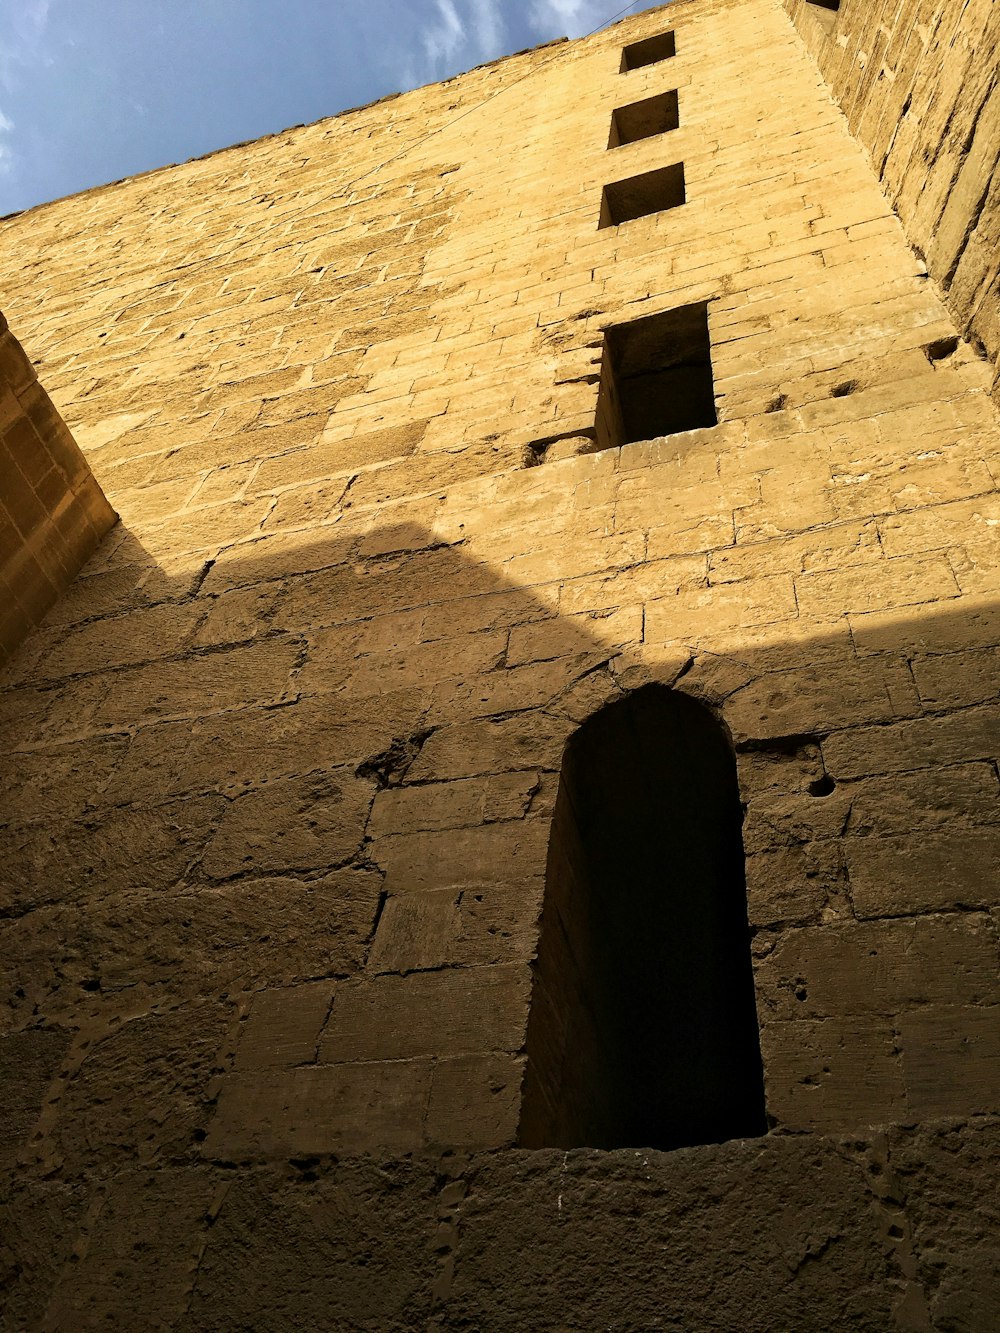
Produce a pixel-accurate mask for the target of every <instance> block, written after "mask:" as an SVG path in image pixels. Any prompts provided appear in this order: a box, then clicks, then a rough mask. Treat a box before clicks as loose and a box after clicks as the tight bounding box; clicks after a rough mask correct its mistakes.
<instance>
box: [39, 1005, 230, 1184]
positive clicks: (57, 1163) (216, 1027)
mask: <svg viewBox="0 0 1000 1333" xmlns="http://www.w3.org/2000/svg"><path fill="white" fill-rule="evenodd" d="M229 1022H230V1007H229V1006H228V1005H226V1004H222V1003H218V1002H215V1003H212V1002H207V1003H200V1004H196V1005H189V1006H187V1007H185V1008H181V1009H177V1010H175V1011H173V1012H169V1011H168V1012H166V1013H143V1014H138V1015H130V1016H128V1017H126V1018H124V1019H123V1020H120V1021H115V1020H114V1019H112V1020H111V1021H110V1022H107V1023H104V1024H101V1023H95V1024H94V1025H93V1026H89V1027H86V1028H84V1029H83V1030H82V1031H81V1032H80V1033H79V1034H78V1035H77V1037H76V1039H75V1041H74V1044H73V1048H72V1050H71V1051H70V1053H69V1054H68V1056H67V1061H66V1068H65V1070H64V1071H63V1073H62V1076H61V1077H62V1081H63V1083H64V1086H63V1087H62V1089H61V1091H60V1093H59V1095H58V1099H55V1098H54V1097H53V1098H52V1099H51V1100H50V1105H49V1106H48V1107H47V1109H46V1115H45V1117H44V1118H43V1120H42V1121H41V1122H40V1124H39V1126H38V1129H37V1130H36V1133H35V1135H34V1137H33V1140H32V1143H31V1157H32V1159H33V1160H34V1162H36V1163H37V1165H38V1166H39V1167H40V1168H41V1169H42V1170H43V1172H45V1173H46V1174H48V1173H50V1172H52V1171H53V1170H56V1169H61V1170H62V1171H63V1172H65V1174H66V1175H68V1176H73V1175H76V1174H78V1173H79V1172H80V1171H81V1170H82V1169H84V1168H87V1167H89V1168H94V1167H104V1168H105V1169H106V1168H107V1167H109V1166H110V1167H119V1166H122V1165H124V1164H125V1163H128V1162H139V1163H142V1164H143V1165H150V1164H153V1163H163V1162H168V1161H176V1160H179V1159H183V1158H184V1157H186V1156H189V1155H190V1154H192V1153H193V1152H194V1151H195V1149H196V1147H197V1143H198V1142H199V1140H200V1138H201V1137H202V1136H203V1133H204V1126H205V1121H206V1119H207V1115H208V1106H207V1098H208V1082H209V1079H210V1078H211V1077H212V1075H213V1073H214V1072H215V1063H216V1058H217V1055H218V1052H219V1050H220V1047H221V1046H222V1043H223V1039H224V1036H225V1032H226V1028H227V1026H228V1024H229ZM139 1086H141V1087H142V1089H143V1093H142V1096H141V1097H140V1098H137V1097H136V1095H135V1089H136V1088H137V1087H139Z"/></svg>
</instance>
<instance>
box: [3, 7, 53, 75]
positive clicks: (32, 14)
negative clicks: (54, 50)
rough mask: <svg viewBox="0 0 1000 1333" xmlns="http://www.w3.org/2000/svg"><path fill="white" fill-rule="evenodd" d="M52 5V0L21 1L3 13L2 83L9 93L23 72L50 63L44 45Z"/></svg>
mask: <svg viewBox="0 0 1000 1333" xmlns="http://www.w3.org/2000/svg"><path fill="white" fill-rule="evenodd" d="M50 8H51V0H18V3H16V4H15V5H14V6H13V7H12V8H11V11H10V12H9V13H8V14H7V15H3V14H0V86H3V87H4V88H5V89H6V90H7V91H8V92H9V91H10V90H11V88H12V86H13V84H14V82H15V81H16V79H17V76H18V73H19V72H20V71H22V70H25V69H28V68H30V67H31V66H32V65H34V64H38V63H41V64H47V63H49V61H48V57H47V56H46V54H45V51H44V50H43V44H44V39H45V30H46V28H47V27H48V22H49V10H50Z"/></svg>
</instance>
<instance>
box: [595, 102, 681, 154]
mask: <svg viewBox="0 0 1000 1333" xmlns="http://www.w3.org/2000/svg"><path fill="white" fill-rule="evenodd" d="M678 124H679V119H678V107H677V90H676V89H673V90H672V91H670V92H668V93H659V94H658V95H657V96H656V97H644V98H643V99H642V101H640V102H630V103H629V105H628V106H619V107H616V108H615V110H614V111H612V113H611V136H610V138H609V139H608V147H609V148H618V147H619V146H620V145H622V144H627V143H635V142H636V140H637V139H651V138H652V137H653V135H654V134H666V133H667V131H668V130H675V129H677V126H678Z"/></svg>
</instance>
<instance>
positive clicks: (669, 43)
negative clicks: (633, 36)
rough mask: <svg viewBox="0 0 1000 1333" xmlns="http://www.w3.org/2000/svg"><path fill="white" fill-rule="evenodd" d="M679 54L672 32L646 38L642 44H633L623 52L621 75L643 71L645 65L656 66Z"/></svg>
mask: <svg viewBox="0 0 1000 1333" xmlns="http://www.w3.org/2000/svg"><path fill="white" fill-rule="evenodd" d="M676 54H677V45H676V43H675V42H674V34H673V33H672V32H661V33H658V34H657V35H656V36H655V37H646V38H644V39H643V40H642V41H641V42H633V43H632V44H631V46H626V47H625V49H624V50H623V51H622V65H621V71H620V72H621V73H622V74H627V73H628V71H629V70H630V69H642V67H643V66H644V65H656V64H659V62H660V61H661V60H669V59H670V57H671V56H675V55H676Z"/></svg>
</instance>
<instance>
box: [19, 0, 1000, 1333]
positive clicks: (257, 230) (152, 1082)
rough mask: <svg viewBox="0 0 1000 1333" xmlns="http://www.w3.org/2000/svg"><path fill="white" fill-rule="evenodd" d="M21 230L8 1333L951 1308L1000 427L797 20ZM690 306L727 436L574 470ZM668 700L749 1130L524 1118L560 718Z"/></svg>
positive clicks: (580, 1321)
mask: <svg viewBox="0 0 1000 1333" xmlns="http://www.w3.org/2000/svg"><path fill="white" fill-rule="evenodd" d="M666 26H669V27H670V28H672V29H673V30H674V31H675V33H676V56H674V57H671V58H670V59H668V60H667V61H665V62H663V63H661V64H657V65H651V66H648V67H645V68H642V69H638V70H635V71H632V72H630V73H627V74H622V73H621V72H620V63H621V50H622V46H623V45H624V44H625V43H628V42H632V41H636V40H639V39H641V38H643V37H646V36H649V35H652V34H655V33H657V32H659V31H661V30H662V29H663V28H664V27H666ZM671 89H677V91H678V108H679V126H678V128H677V129H675V130H670V131H667V132H666V133H665V135H664V136H662V137H659V136H657V137H654V138H649V139H644V140H639V141H636V142H633V143H630V144H627V145H623V146H620V147H616V148H613V149H608V147H607V144H608V139H609V131H610V123H611V114H612V111H613V110H614V109H615V108H616V107H618V106H621V105H626V104H631V103H633V102H635V101H637V100H639V99H641V98H642V97H644V96H652V95H656V94H659V93H661V92H664V91H668V90H671ZM679 161H683V163H684V180H685V189H686V200H687V201H686V203H684V204H683V205H681V206H678V207H674V208H671V209H670V210H669V211H666V212H661V213H657V214H654V215H651V216H647V217H640V218H637V219H634V220H631V221H629V222H626V223H623V224H622V225H621V226H617V227H616V226H610V227H605V228H603V229H599V228H598V220H599V215H600V207H601V194H602V189H603V187H604V186H605V185H606V184H608V183H611V182H614V181H616V180H622V179H626V178H630V177H632V176H635V175H637V174H640V173H642V172H644V171H647V170H653V169H656V168H659V167H662V166H667V165H671V164H676V163H677V162H679ZM112 222H113V224H114V225H111V224H112ZM0 242H2V244H0V291H2V292H3V294H4V297H3V299H4V301H5V303H6V307H7V309H8V311H9V313H10V315H11V318H12V319H16V322H17V327H18V328H19V330H21V331H22V332H23V337H24V339H25V343H26V345H27V346H29V347H30V349H31V353H32V355H33V356H35V357H37V358H39V360H40V363H41V365H42V371H41V373H42V375H43V378H44V380H45V382H46V384H47V386H48V387H49V388H50V390H51V392H52V394H53V398H54V400H55V402H56V403H57V405H58V406H59V408H60V410H61V411H62V412H63V414H64V416H65V418H66V420H67V422H68V423H69V425H70V426H71V428H72V429H73V431H74V434H75V435H76V437H77V438H78V439H79V440H80V442H81V445H82V447H83V448H84V450H85V452H86V455H87V458H88V461H89V462H90V463H91V465H92V467H93V469H94V472H95V475H96V476H97V478H98V479H99V481H100V482H101V483H102V485H104V487H105V488H106V490H107V492H108V494H109V496H110V497H111V499H112V501H113V503H114V504H115V505H116V507H117V508H118V509H119V510H120V513H121V516H122V524H121V525H120V527H119V528H117V529H116V530H115V531H114V532H113V533H112V534H111V535H110V537H109V538H107V539H106V540H105V542H104V544H103V546H102V548H101V549H100V551H99V552H98V553H97V555H96V556H95V557H94V559H93V560H92V561H91V562H90V564H89V565H88V567H87V569H86V570H85V571H84V574H83V576H82V577H81V578H80V579H79V580H78V581H77V583H76V584H75V585H74V587H73V589H72V590H71V592H70V593H69V594H68V595H67V596H66V597H65V598H64V599H63V600H62V601H61V602H60V603H59V604H58V605H57V606H56V607H55V608H54V609H53V611H52V612H51V613H50V615H49V617H48V619H47V621H46V624H45V625H44V626H43V627H42V628H41V629H40V630H38V631H37V632H36V633H35V634H34V635H33V636H32V637H31V639H30V640H29V641H28V643H27V644H26V645H25V646H24V648H23V650H22V651H21V652H20V653H19V655H18V657H17V659H16V660H15V661H14V662H13V663H12V664H11V666H10V667H9V668H8V670H7V672H6V673H5V676H4V678H3V686H2V692H0V728H2V733H0V734H2V739H3V747H2V750H0V755H2V759H0V763H2V770H3V771H2V786H3V792H4V798H3V823H2V827H0V840H2V857H0V865H2V867H3V872H2V873H3V888H4V906H3V919H2V921H0V950H2V954H3V957H4V959H5V960H6V965H7V969H8V971H9V975H10V983H9V988H8V991H7V994H8V996H9V999H8V1003H7V1005H6V1008H5V1009H4V1016H3V1029H4V1032H3V1037H2V1043H3V1059H2V1063H0V1069H2V1071H3V1080H4V1090H3V1094H2V1095H3V1101H4V1104H5V1106H6V1108H7V1112H6V1114H7V1121H8V1125H9V1128H8V1131H7V1133H6V1135H5V1136H4V1138H3V1140H2V1142H3V1163H2V1165H3V1170H4V1171H5V1172H6V1173H7V1174H6V1176H5V1178H4V1179H5V1194H4V1197H5V1198H6V1200H7V1202H6V1204H5V1209H6V1211H5V1220H4V1226H3V1235H4V1237H5V1240H4V1245H5V1247H6V1248H5V1249H4V1250H3V1252H2V1253H3V1261H2V1262H3V1265H4V1268H3V1278H2V1282H3V1286H2V1292H3V1299H4V1301H5V1314H4V1318H5V1320H6V1322H7V1324H8V1325H9V1326H11V1327H15V1328H20V1327H29V1328H31V1327H59V1328H79V1327H89V1326H94V1325H96V1324H98V1323H101V1322H104V1323H111V1324H112V1325H114V1324H115V1323H117V1324H119V1325H123V1326H128V1327H130V1328H147V1327H150V1328H152V1327H157V1328H160V1327H164V1326H165V1327H169V1328H178V1329H182V1328H183V1329H187V1328H190V1329H194V1328H197V1329H207V1328H220V1329H221V1328H225V1329H233V1328H262V1327H263V1328H274V1329H280V1328H289V1329H292V1328H295V1329H300V1328H309V1327H317V1328H326V1327H343V1328H368V1329H377V1330H380V1333H381V1330H387V1329H399V1330H403V1329H412V1328H422V1327H429V1328H434V1327H436V1328H442V1329H444V1328H460V1327H478V1328H484V1329H487V1328H488V1329H508V1328H509V1329H518V1330H520V1329H523V1328H532V1327H559V1326H564V1327H568V1328H580V1329H589V1328H594V1327H600V1326H603V1325H609V1324H610V1325H612V1326H615V1324H616V1323H617V1326H618V1327H623V1328H634V1329H639V1328H646V1327H656V1326H657V1323H656V1321H660V1322H662V1323H663V1324H664V1325H665V1326H669V1325H670V1324H671V1323H672V1324H673V1325H674V1326H677V1327H691V1328H699V1327H713V1326H714V1327H740V1328H743V1327H747V1328H754V1329H773V1330H775V1333H778V1330H781V1331H782V1333H787V1330H788V1329H789V1328H795V1329H797V1330H810V1329H815V1330H817V1333H819V1330H823V1331H824V1333H826V1331H828V1330H829V1329H831V1328H838V1327H848V1328H852V1329H858V1330H862V1329H870V1330H873V1333H874V1330H879V1333H882V1331H884V1330H885V1329H886V1328H889V1327H893V1326H894V1324H895V1326H896V1327H898V1328H900V1329H927V1328H940V1329H942V1330H943V1329H954V1328H960V1327H961V1328H978V1327H988V1326H989V1317H988V1316H989V1314H990V1311H992V1310H993V1309H994V1308H995V1301H996V1282H995V1278H996V1273H995V1260H994V1257H993V1251H992V1249H991V1245H990V1242H989V1240H988V1237H989V1235H990V1230H991V1227H994V1226H995V1223H996V1218H995V1201H994V1200H993V1198H992V1193H991V1192H990V1186H989V1183H988V1182H989V1181H990V1170H988V1169H987V1166H988V1164H990V1163H992V1162H994V1161H995V1153H996V1139H995V1133H996V1121H995V1118H994V1111H995V1107H996V1101H997V1082H998V1064H1000V1059H998V1056H1000V1053H998V1051H997V1047H996V1035H995V1034H996V1032H997V1026H996V1022H995V1018H996V1012H997V1006H998V1003H1000V999H998V990H1000V987H998V981H997V937H996V923H995V914H996V911H997V897H996V889H995V884H996V882H997V881H996V873H995V871H996V866H997V857H998V828H997V813H998V812H997V786H998V780H997V770H996V763H997V760H998V759H1000V753H998V751H1000V739H998V730H997V699H996V689H995V684H994V667H995V663H996V656H997V652H998V650H1000V628H998V621H997V612H996V589H997V577H998V576H997V572H996V571H997V567H998V561H997V554H998V550H997V541H998V539H997V537H996V533H997V531H998V530H1000V527H998V525H1000V493H998V490H997V484H996V468H997V460H998V456H1000V430H998V423H997V418H996V414H995V409H994V407H993V404H992V403H991V401H990V398H989V396H988V389H989V386H990V374H989V371H988V367H986V366H985V365H984V363H983V362H982V361H981V360H979V359H978V358H977V357H976V356H975V355H974V353H973V352H972V351H971V350H970V348H969V347H968V346H967V345H966V344H964V343H961V342H959V341H958V340H957V338H956V330H955V325H954V323H953V322H952V319H951V317H950V316H949V314H948V312H947V311H946V310H945V308H944V306H943V305H942V303H941V302H940V300H939V299H938V297H937V296H936V295H935V293H934V291H933V290H932V289H931V288H930V287H929V285H928V283H927V281H926V278H925V277H924V276H923V274H922V271H921V268H920V266H919V264H918V263H917V262H916V261H915V260H914V257H913V254H912V252H911V250H910V248H909V246H908V244H907V242H906V239H905V236H904V234H903V230H902V228H901V226H900V223H899V221H898V220H897V219H896V218H895V217H894V215H893V214H892V212H891V210H890V208H889V206H888V204H887V203H886V200H885V197H884V196H883V194H882V193H881V191H880V189H879V186H878V182H877V180H876V179H875V177H874V176H873V174H872V172H871V169H870V167H869V165H868V163H867V161H866V159H865V156H864V153H863V151H862V149H861V148H860V147H859V146H858V144H857V143H856V142H855V141H854V140H853V139H852V138H851V136H850V135H849V134H848V132H847V130H846V127H845V124H844V120H843V118H842V116H841V115H840V113H839V112H838V110H837V109H836V107H835V105H834V104H833V102H832V101H831V99H830V98H829V96H828V95H827V94H826V93H825V91H824V90H823V89H822V87H821V86H820V85H819V83H818V80H817V77H816V72H815V67H814V65H813V64H812V62H811V59H810V57H809V56H808V54H807V52H806V50H805V48H804V46H803V44H802V43H801V41H800V39H799V38H798V37H797V35H796V34H795V31H794V29H793V27H792V25H791V23H790V22H789V19H788V16H787V14H786V13H785V11H784V9H783V7H782V5H781V4H780V2H779V0H740V2H739V3H737V2H736V0H690V2H689V3H675V4H672V5H671V6H670V7H669V8H667V9H665V10H662V11H652V12H648V13H645V14H643V15H640V16H637V17H634V18H631V19H629V20H627V21H625V22H623V23H621V24H619V25H617V26H615V27H613V28H610V29H608V30H607V31H605V32H603V33H601V34H599V35H598V36H596V37H593V38H590V39H587V40H585V41H581V42H576V43H570V44H564V45H559V46H555V47H550V48H542V49H540V50H538V51H535V52H531V53H528V54H526V55H522V56H518V57H514V58H511V59H510V60H506V61H502V62H500V63H498V64H497V65H495V66H492V67H488V68H485V69H483V70H479V71H473V72H472V73H471V74H469V75H466V76H463V77H462V78H460V79H456V80H452V81H450V82H449V83H446V84H442V85H437V86H435V87H432V88H428V89H422V90H419V91H418V92H415V93H411V94H407V95H405V96H403V97H399V98H397V99H394V100H391V101H388V102H385V103H382V104H379V105H377V106H374V107H370V108H366V109H362V110H360V111H357V112H353V113H350V114H347V115H344V116H342V117H338V118H335V119H333V120H329V121H324V122H321V123H320V124H318V125H315V126H310V127H306V128H303V129H296V130H293V131H289V132H288V133H286V134H284V135H279V136H275V137H274V138H272V139H268V140H263V141H261V142H259V143H257V144H251V145H245V146H242V147H239V148H234V149H230V150H227V151H225V152H222V153H218V154H216V155H214V156H212V157H210V158H206V159H204V160H201V161H198V162H193V163H189V164H186V165H184V166H181V167H173V168H168V169H166V170H164V171H162V172H158V173H153V174H151V175H149V176H146V177H142V178H138V179H135V180H132V181H126V182H123V183H121V184H119V185H115V186H110V187H107V188H106V189H101V190H96V191H92V192H90V193H88V194H85V195H82V196H78V197H77V198H74V199H70V200H64V201H60V202H57V203H54V204H51V205H47V206H45V207H43V208H40V209H36V210H33V211H32V212H30V213H27V214H24V215H21V216H20V217H16V218H11V219H7V220H5V221H3V222H2V223H0ZM14 254H17V255H18V256H19V257H20V258H19V262H18V263H17V264H16V265H15V263H14V261H13V259H12V258H10V256H12V255H14ZM25 256H29V258H28V259H27V260H25V258H24V257H25ZM699 302H701V303H707V306H708V320H709V334H710V340H711V359H712V367H713V371H714V376H715V396H716V408H717V411H718V416H719V424H718V425H717V426H715V427H711V428H705V429H701V430H696V431H689V432H683V433H680V434H677V435H673V436H668V437H666V438H662V439H658V440H653V441H648V442H641V443H637V444H631V445H627V446H624V447H622V448H615V449H605V450H601V451H595V444H596V438H595V437H596V428H595V416H596V408H597V394H598V388H599V385H598V381H599V378H600V368H601V361H602V351H603V345H602V344H603V336H602V329H603V327H604V326H605V325H607V324H611V323H620V322H623V321H625V320H628V319H631V318H633V317H639V316H641V315H646V314H655V313H658V312H661V311H665V310H670V309H673V308H675V307H678V306H682V305H692V304H695V303H699ZM650 681H657V682H661V683H663V684H666V685H672V686H675V687H676V688H677V689H681V690H684V691H686V692H688V693H690V694H691V695H693V696H694V697H696V698H698V699H700V700H702V701H704V702H705V703H706V705H707V706H708V707H709V708H710V709H711V710H712V711H713V712H714V714H715V715H716V716H717V717H719V718H720V719H721V720H722V722H723V723H724V725H725V726H726V728H728V731H729V734H730V735H731V737H732V739H733V743H734V746H735V748H736V753H737V761H738V767H739V774H740V782H741V794H742V799H743V801H744V802H745V804H746V807H747V814H746V820H745V824H744V829H743V835H744V843H745V846H746V850H747V874H748V905H749V915H750V922H751V926H752V928H753V930H754V954H755V982H756V988H757V1009H758V1014H759V1017H760V1020H761V1030H762V1048H763V1055H764V1066H765V1081H766V1099H767V1111H768V1116H769V1123H770V1125H771V1129H770V1132H769V1134H768V1135H767V1136H765V1137H763V1138H761V1139H758V1140H748V1141H745V1142H736V1143H729V1144H724V1145H716V1146H707V1147H700V1148H692V1149H686V1150H682V1151H680V1152H677V1153H644V1152H638V1153H636V1152H631V1151H629V1152H622V1151H619V1152H608V1153H593V1152H590V1151H588V1150H586V1149H582V1150H579V1151H576V1152H573V1153H569V1154H564V1153H562V1152H557V1151H538V1152H529V1151H525V1150H520V1149H517V1148H516V1147H514V1146H513V1144H514V1141H515V1136H516V1131H517V1122H518V1115H519V1107H520V1090H521V1082H522V1076H523V1064H524V1055H523V1051H524V1040H525V1030H526V1024H527V1017H528V1006H529V996H530V986H531V963H532V959H533V957H534V954H535V951H536V948H537V939H538V914H539V910H540V906H541V902H542V891H543V879H544V874H545V864H546V847H547V844H548V838H549V831H550V824H551V818H552V811H553V807H554V800H555V795H556V785H557V775H558V772H559V767H560V761H561V755H562V751H563V747H564V745H565V742H566V740H567V739H568V737H569V736H570V735H571V734H572V732H573V731H574V729H575V728H576V727H577V726H578V725H579V723H580V722H582V721H583V720H584V719H585V718H586V717H588V716H590V715H591V714H593V713H594V712H595V711H596V710H597V709H598V708H599V707H600V706H601V705H603V704H604V703H606V702H609V701H612V700H614V699H617V698H619V697H621V696H622V695H623V694H625V693H627V692H629V691H631V690H634V689H636V688H637V687H639V686H640V685H642V684H645V683H646V682H650ZM956 1199H957V1200H960V1201H961V1202H962V1206H961V1207H960V1208H957V1209H956V1208H955V1207H953V1206H952V1205H953V1203H954V1201H955V1200H956ZM153 1274H155V1281H153V1280H151V1275H153Z"/></svg>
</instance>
